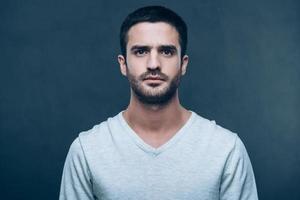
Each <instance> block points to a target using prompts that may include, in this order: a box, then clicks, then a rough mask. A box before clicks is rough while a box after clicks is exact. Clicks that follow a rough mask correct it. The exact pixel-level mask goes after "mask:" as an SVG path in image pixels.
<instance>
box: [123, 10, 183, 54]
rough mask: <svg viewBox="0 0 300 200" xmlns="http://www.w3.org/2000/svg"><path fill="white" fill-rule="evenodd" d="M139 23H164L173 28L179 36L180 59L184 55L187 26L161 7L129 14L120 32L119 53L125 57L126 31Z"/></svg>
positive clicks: (176, 16)
mask: <svg viewBox="0 0 300 200" xmlns="http://www.w3.org/2000/svg"><path fill="white" fill-rule="evenodd" d="M141 22H151V23H154V22H165V23H168V24H170V25H171V26H173V27H174V28H175V29H176V30H177V32H178V34H179V44H180V47H181V57H183V56H184V55H185V52H186V48H187V25H186V23H185V22H184V21H183V19H182V18H181V17H180V16H179V15H178V14H176V13H175V12H174V11H172V10H170V9H168V8H165V7H163V6H146V7H142V8H139V9H137V10H135V11H133V12H132V13H130V14H129V15H128V16H127V17H126V18H125V20H124V22H123V23H122V26H121V30H120V47H121V53H122V54H123V55H124V56H126V45H127V42H128V31H129V29H130V28H131V27H132V26H134V25H135V24H137V23H141Z"/></svg>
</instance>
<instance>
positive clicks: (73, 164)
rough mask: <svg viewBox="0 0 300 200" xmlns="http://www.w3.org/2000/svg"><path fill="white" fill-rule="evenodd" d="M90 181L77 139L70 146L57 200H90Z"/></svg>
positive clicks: (91, 196)
mask: <svg viewBox="0 0 300 200" xmlns="http://www.w3.org/2000/svg"><path fill="white" fill-rule="evenodd" d="M92 199H94V198H93V193H92V180H91V176H90V172H89V169H88V165H87V162H86V159H85V156H84V152H83V150H82V147H81V144H80V142H79V139H78V138H77V139H75V140H74V142H73V143H72V145H71V146H70V149H69V152H68V155H67V158H66V161H65V165H64V169H63V175H62V180H61V187H60V194H59V200H92Z"/></svg>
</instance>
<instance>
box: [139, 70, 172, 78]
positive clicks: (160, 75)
mask: <svg viewBox="0 0 300 200" xmlns="http://www.w3.org/2000/svg"><path fill="white" fill-rule="evenodd" d="M150 76H155V77H157V78H159V79H163V80H164V81H167V80H168V79H169V77H168V76H167V75H165V74H164V73H162V72H160V71H159V70H154V71H147V72H145V73H143V74H142V75H141V76H140V80H145V79H147V78H148V77H150Z"/></svg>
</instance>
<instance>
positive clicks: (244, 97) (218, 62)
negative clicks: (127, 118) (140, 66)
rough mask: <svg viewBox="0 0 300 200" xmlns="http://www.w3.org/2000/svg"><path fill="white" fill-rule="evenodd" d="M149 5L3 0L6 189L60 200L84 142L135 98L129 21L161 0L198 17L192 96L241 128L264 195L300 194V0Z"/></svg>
mask: <svg viewBox="0 0 300 200" xmlns="http://www.w3.org/2000/svg"><path fill="white" fill-rule="evenodd" d="M138 2H139V3H138ZM149 2H150V1H148V2H147V3H146V1H145V2H144V3H141V1H131V0H129V1H100V0H90V1H83V0H69V1H68V0H49V1H46V0H45V1H41V0H36V1H34V0H26V1H25V0H23V1H22V0H19V1H14V0H12V1H5V2H4V1H1V3H0V133H1V134H0V158H1V161H0V174H1V176H0V183H1V186H0V188H1V193H0V195H1V197H0V198H1V199H22V200H23V199H31V200H34V199H43V200H48V199H49V200H50V199H51V200H52V199H57V198H58V192H59V185H60V178H61V173H62V168H63V163H64V159H65V156H66V153H67V151H68V148H69V145H70V144H71V142H72V140H73V139H74V138H75V137H76V136H77V134H78V132H80V131H82V130H87V129H89V128H91V127H92V126H93V125H94V124H96V123H99V122H101V121H103V120H105V119H106V118H107V117H110V116H113V115H115V114H117V113H118V112H119V111H121V110H122V109H124V108H125V107H126V105H127V103H128V100H129V89H128V84H127V80H126V79H125V78H124V77H122V76H121V74H120V73H119V69H118V64H117V60H116V56H117V54H118V53H119V46H118V31H119V26H120V23H121V22H122V20H123V18H124V17H125V16H126V15H127V14H128V12H130V11H132V10H133V9H135V8H137V7H140V6H142V5H148V4H160V5H166V6H168V7H170V8H172V9H174V10H175V11H177V12H178V13H179V14H180V15H182V17H183V18H184V19H185V20H186V21H187V23H188V26H189V48H188V54H189V55H190V64H189V69H188V73H187V75H186V76H185V77H184V78H183V81H182V85H181V88H180V96H181V100H182V103H183V104H184V105H185V106H186V107H187V108H189V109H192V110H194V111H196V112H197V113H198V114H200V115H202V116H204V117H206V118H209V119H214V120H216V121H217V123H219V124H220V125H222V126H224V127H226V128H228V129H231V130H232V131H234V132H237V133H238V134H239V135H240V137H241V138H242V140H243V141H244V143H245V145H246V147H247V149H248V152H249V155H250V157H251V160H252V164H253V168H254V170H255V175H256V179H257V186H258V192H259V196H260V199H272V200H276V199H278V200H280V199H289V200H296V199H300V192H299V186H300V151H299V148H298V144H299V139H300V135H299V130H300V114H299V110H300V109H299V106H300V105H299V104H300V103H299V102H300V77H299V76H300V67H299V64H300V52H299V51H300V47H299V45H300V26H299V25H300V24H299V22H300V3H299V1H298V0H281V1H278V0H272V1H271V0H270V1H268V0H248V1H246V0H236V1H233V0H226V1H217V0H201V1H197V0H194V1H186V2H184V1H163V2H164V3H162V2H161V1H153V2H151V3H149Z"/></svg>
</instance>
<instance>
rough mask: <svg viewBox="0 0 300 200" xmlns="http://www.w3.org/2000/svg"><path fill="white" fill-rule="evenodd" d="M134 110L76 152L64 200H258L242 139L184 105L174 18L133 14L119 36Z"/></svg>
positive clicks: (179, 34) (184, 61) (183, 65)
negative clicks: (181, 98)
mask: <svg viewBox="0 0 300 200" xmlns="http://www.w3.org/2000/svg"><path fill="white" fill-rule="evenodd" d="M120 43H121V51H122V55H119V56H118V61H119V64H120V70H121V73H122V74H123V75H124V76H126V77H127V78H128V80H129V83H130V87H131V97H130V103H129V106H128V107H127V109H126V110H125V111H122V112H120V113H119V114H118V115H117V116H114V117H112V118H108V120H107V121H105V122H102V123H101V124H99V125H96V126H94V127H93V128H92V129H91V130H89V131H86V132H82V133H80V134H79V137H78V138H77V139H76V140H75V141H74V142H73V144H72V145H71V147H70V150H69V153H68V156H67V159H66V162H65V166H64V172H63V177H62V183H61V191H60V200H64V199H72V200H77V199H78V200H79V199H80V200H86V199H105V200H106V199H111V200H117V199H118V200H123V199H130V200H131V199H137V200H142V199H146V200H160V199H162V200H166V199H170V200H171V199H172V200H176V199H178V200H179V199H180V200H182V199H188V200H193V199H199V200H217V199H222V200H223V199H228V200H229V199H230V200H239V199H251V200H255V199H258V197H257V191H256V185H255V180H254V175H253V170H252V166H251V163H250V160H249V157H248V155H247V152H246V149H245V147H244V145H243V143H242V142H241V140H240V139H239V137H238V136H237V135H236V134H234V133H232V132H230V131H229V130H226V129H224V128H222V127H220V126H218V125H216V124H215V122H214V121H209V120H207V119H204V118H202V117H201V116H199V115H198V114H196V113H194V112H193V111H189V110H187V109H185V108H184V107H182V106H181V104H180V102H179V98H178V86H179V82H180V77H181V76H182V75H184V74H185V72H186V69H187V65H188V56H187V55H186V54H185V53H186V43H187V27H186V24H185V22H184V21H183V20H182V19H181V18H180V17H179V16H178V15H177V14H176V13H174V12H173V11H171V10H169V9H167V8H164V7H160V6H149V7H143V8H140V9H138V10H136V11H134V12H133V13H131V14H130V15H129V16H128V17H127V18H126V19H125V21H124V22H123V24H122V27H121V32H120Z"/></svg>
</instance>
